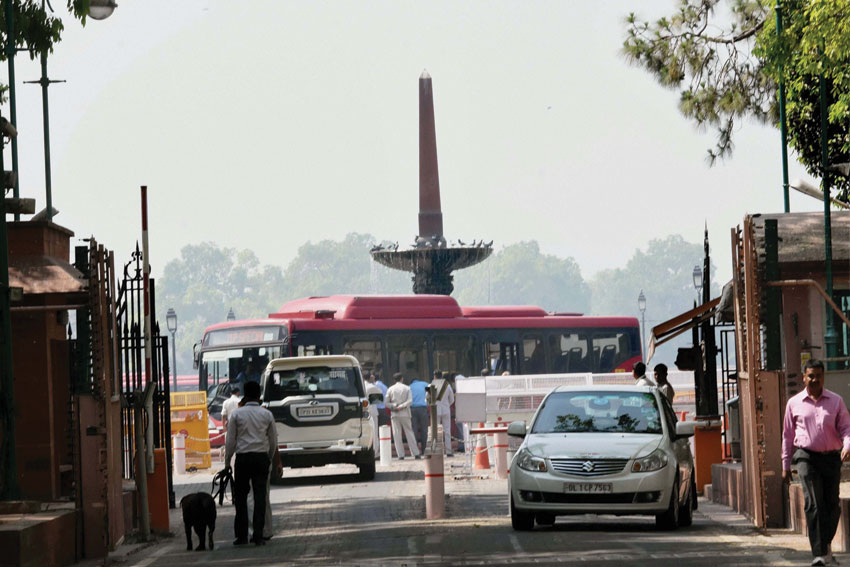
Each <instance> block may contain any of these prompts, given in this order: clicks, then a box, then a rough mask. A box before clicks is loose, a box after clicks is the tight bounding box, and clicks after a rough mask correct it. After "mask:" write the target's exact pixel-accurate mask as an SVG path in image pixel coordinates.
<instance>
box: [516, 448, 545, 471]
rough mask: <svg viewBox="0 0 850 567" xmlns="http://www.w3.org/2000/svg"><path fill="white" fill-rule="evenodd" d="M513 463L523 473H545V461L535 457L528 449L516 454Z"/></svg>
mask: <svg viewBox="0 0 850 567" xmlns="http://www.w3.org/2000/svg"><path fill="white" fill-rule="evenodd" d="M514 462H515V463H516V465H517V466H518V467H519V468H521V469H522V470H524V471H531V472H546V459H543V458H542V457H535V456H534V455H532V454H531V451H529V450H528V449H522V450H521V451H520V452H519V453H517V455H516V457H515V460H514Z"/></svg>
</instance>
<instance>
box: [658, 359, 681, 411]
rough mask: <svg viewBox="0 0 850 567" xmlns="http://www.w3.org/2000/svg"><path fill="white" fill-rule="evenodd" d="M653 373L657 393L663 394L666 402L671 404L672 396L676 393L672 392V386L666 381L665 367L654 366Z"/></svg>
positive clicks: (664, 365) (663, 365) (661, 365)
mask: <svg viewBox="0 0 850 567" xmlns="http://www.w3.org/2000/svg"><path fill="white" fill-rule="evenodd" d="M653 370H654V372H655V383H656V384H658V391H659V392H661V393H662V394H664V397H665V398H667V401H668V402H670V403H671V404H672V403H673V396H675V395H676V392H674V391H673V385H672V384H671V383H670V382H669V381H668V380H667V365H666V364H656V365H655V368H654V369H653Z"/></svg>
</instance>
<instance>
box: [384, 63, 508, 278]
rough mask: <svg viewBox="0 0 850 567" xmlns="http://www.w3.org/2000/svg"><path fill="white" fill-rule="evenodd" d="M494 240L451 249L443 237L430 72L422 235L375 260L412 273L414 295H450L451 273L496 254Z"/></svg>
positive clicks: (422, 102)
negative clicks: (409, 243)
mask: <svg viewBox="0 0 850 567" xmlns="http://www.w3.org/2000/svg"><path fill="white" fill-rule="evenodd" d="M492 245H493V243H492V241H491V242H488V243H486V244H485V243H484V241H483V240H481V241H478V242H477V243H475V242H473V243H472V244H469V245H467V244H465V243H462V242H460V241H458V245H457V246H450V245H449V244H448V242H447V241H446V238H445V236H443V212H442V209H441V208H440V176H439V172H438V170H437V134H436V129H435V126H434V93H433V90H432V87H431V76H430V75H429V74H428V72H427V71H425V72H423V73H422V75H421V76H420V77H419V234H418V236H417V237H416V241H415V242H414V243H413V246H412V247H411V248H408V249H403V250H399V249H398V246H397V245H396V246H394V247H390V248H383V247H381V246H376V247H374V248H373V249H372V258H373V259H374V260H375V261H376V262H378V263H379V264H383V265H384V266H387V267H389V268H393V269H396V270H404V271H406V272H413V293H417V294H419V293H429V294H439V295H451V293H452V290H454V285H453V284H452V280H453V279H454V276H452V272H453V271H454V270H460V269H463V268H468V267H469V266H474V265H475V264H477V263H479V262H481V261H483V260H485V259H486V258H487V257H488V256H489V255H490V254H491V253H492V251H493V248H492Z"/></svg>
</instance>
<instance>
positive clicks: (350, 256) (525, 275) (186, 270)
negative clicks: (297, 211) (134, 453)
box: [156, 233, 716, 374]
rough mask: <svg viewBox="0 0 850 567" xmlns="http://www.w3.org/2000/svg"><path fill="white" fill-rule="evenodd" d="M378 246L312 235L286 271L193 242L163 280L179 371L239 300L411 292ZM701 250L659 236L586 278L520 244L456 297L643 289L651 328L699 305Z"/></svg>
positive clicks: (595, 296) (630, 304) (489, 263)
mask: <svg viewBox="0 0 850 567" xmlns="http://www.w3.org/2000/svg"><path fill="white" fill-rule="evenodd" d="M373 244H374V239H373V238H372V236H370V235H368V234H357V233H350V234H348V235H347V236H346V237H345V238H344V239H343V240H341V241H337V240H322V241H320V242H315V243H313V242H307V243H305V244H304V245H302V246H301V247H300V248H299V249H298V253H297V255H296V257H295V258H293V259H292V261H291V262H290V263H289V265H288V266H287V267H286V269H285V270H282V269H281V268H280V267H277V266H269V265H262V264H261V263H260V261H259V259H258V258H257V257H256V255H255V254H254V253H253V252H251V251H250V250H241V251H240V250H235V249H232V248H220V247H218V246H217V245H215V244H213V243H210V242H204V243H201V244H196V245H189V246H185V247H184V248H183V249H182V250H181V252H180V257H179V258H177V259H175V260H172V261H171V262H169V263H168V264H166V266H165V270H164V271H163V274H162V276H161V277H160V278H158V280H157V282H156V286H157V287H156V289H157V295H156V302H157V308H158V313H157V315H158V320H159V321H160V323H161V324H163V325H164V323H165V313H166V312H167V311H168V308H169V307H173V308H174V310H175V311H176V312H177V317H178V332H177V358H178V361H177V369H178V372H179V373H180V374H189V373H192V370H191V368H192V366H191V364H192V345H193V344H195V343H196V342H198V341H199V340H200V339H201V336H202V334H203V331H204V328H205V327H207V326H208V325H211V324H213V323H220V322H222V321H224V320H225V318H226V316H227V311H228V310H229V309H231V308H232V309H233V312H234V314H235V315H236V317H237V319H247V318H262V317H265V316H267V315H268V314H269V313H273V312H275V311H277V310H278V309H279V308H280V307H281V305H283V303H285V302H286V301H288V300H290V299H297V298H301V297H309V296H312V295H330V294H347V293H357V294H371V293H378V294H392V293H401V294H409V293H411V288H412V283H411V277H410V274H408V273H406V272H401V271H398V270H391V269H389V268H385V267H383V266H380V265H378V264H377V263H375V262H373V261H372V258H371V256H370V255H369V249H370V248H371V247H372V245H373ZM702 255H703V250H702V246H701V245H699V244H691V243H688V242H685V241H684V239H683V238H682V237H681V236H678V235H676V236H669V237H667V238H665V239H662V240H653V241H652V242H650V244H649V247H648V248H647V250H646V252H643V251H641V250H636V251H635V254H634V256H633V257H632V259H631V260H629V262H628V263H627V264H626V267H625V268H622V269H614V270H605V271H603V272H601V273H599V274H598V275H597V276H596V277H595V278H594V279H593V281H592V282H591V283H590V284H588V283H587V282H585V280H584V279H583V278H582V275H581V270H580V269H579V266H578V264H577V263H576V261H575V260H574V259H572V258H559V257H557V256H554V255H550V254H543V253H541V252H540V247H539V245H538V244H537V242H535V241H527V242H520V243H517V244H512V245H509V246H506V247H505V248H503V249H501V250H499V251H498V252H496V253H494V254H493V255H492V256H491V257H490V258H489V259H487V260H486V261H485V262H483V263H482V264H479V265H477V266H474V267H472V268H469V269H466V270H461V271H458V272H456V273H455V293H454V296H455V298H456V299H457V300H458V302H459V303H460V304H461V305H487V304H488V303H489V304H494V305H495V304H499V305H539V306H540V307H543V308H544V309H546V310H547V311H561V312H563V311H573V312H579V313H588V314H600V315H627V316H639V315H640V314H639V312H638V310H637V296H638V293H639V292H640V290H641V289H643V291H644V294H645V295H646V297H647V311H646V315H647V317H648V319H647V325H648V326H651V325H653V324H655V323H657V322H660V321H662V320H665V319H667V318H669V317H671V316H673V315H676V314H678V313H681V312H682V311H683V310H685V309H686V308H687V307H689V306H690V305H691V304H692V302H693V300H694V298H695V292H694V288H693V278H692V275H691V274H692V270H693V267H694V265H696V264H700V263H701V261H702ZM715 295H716V294H715ZM591 298H592V300H593V302H592V308H591ZM162 331H163V332H165V329H162ZM671 361H672V359H671Z"/></svg>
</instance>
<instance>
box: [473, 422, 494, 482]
mask: <svg viewBox="0 0 850 567" xmlns="http://www.w3.org/2000/svg"><path fill="white" fill-rule="evenodd" d="M483 426H484V424H483V423H479V424H478V427H483ZM473 468H474V469H476V470H490V459H489V457H487V438H486V436H485V435H484V434H482V433H479V434H478V442H477V443H476V444H475V465H474V466H473Z"/></svg>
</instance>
